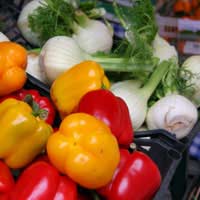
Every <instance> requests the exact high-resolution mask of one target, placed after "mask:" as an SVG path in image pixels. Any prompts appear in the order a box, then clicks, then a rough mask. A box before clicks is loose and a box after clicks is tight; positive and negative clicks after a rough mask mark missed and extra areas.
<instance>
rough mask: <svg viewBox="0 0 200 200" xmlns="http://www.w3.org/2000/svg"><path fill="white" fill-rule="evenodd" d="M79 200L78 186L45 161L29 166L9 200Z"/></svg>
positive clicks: (20, 177)
mask: <svg viewBox="0 0 200 200" xmlns="http://www.w3.org/2000/svg"><path fill="white" fill-rule="evenodd" d="M28 199H30V200H77V185H76V183H75V182H73V181H72V180H71V179H70V178H68V177H67V176H61V175H60V174H59V172H58V171H57V169H56V168H54V167H53V166H52V165H50V164H49V163H47V162H44V161H38V162H35V163H33V164H32V165H30V166H28V167H27V168H26V169H25V170H24V171H23V172H22V174H21V175H20V176H19V178H18V180H17V182H16V185H15V187H14V189H13V190H12V192H11V194H10V198H9V200H28Z"/></svg>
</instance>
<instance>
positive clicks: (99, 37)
mask: <svg viewBox="0 0 200 200" xmlns="http://www.w3.org/2000/svg"><path fill="white" fill-rule="evenodd" d="M73 38H74V39H75V40H76V41H77V43H78V44H79V46H80V47H81V48H82V49H83V50H84V51H85V52H87V53H89V54H93V53H97V52H105V53H107V52H109V51H110V50H111V48H112V45H113V33H112V31H111V30H110V28H109V27H108V26H107V25H106V24H104V23H103V22H101V21H99V20H93V19H87V20H86V22H85V23H84V26H80V25H78V26H77V27H76V29H75V34H74V35H73Z"/></svg>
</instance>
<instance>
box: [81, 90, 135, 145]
mask: <svg viewBox="0 0 200 200" xmlns="http://www.w3.org/2000/svg"><path fill="white" fill-rule="evenodd" d="M78 112H84V113H88V114H91V115H93V116H95V117H96V118H98V119H100V120H102V121H103V122H104V123H106V124H107V125H108V126H109V127H110V129H111V132H112V133H113V134H114V135H115V136H116V138H117V140H118V143H119V144H120V145H124V146H129V145H130V143H131V142H132V141H133V137H134V131H133V127H132V123H131V119H130V114H129V110H128V107H127V105H126V103H125V102H124V101H123V100H122V99H121V98H120V97H116V96H115V95H114V94H113V93H112V92H111V91H109V90H105V89H99V90H93V91H90V92H88V93H86V94H85V95H84V96H83V97H82V98H81V100H80V102H79V105H78Z"/></svg>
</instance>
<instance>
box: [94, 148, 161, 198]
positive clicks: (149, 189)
mask: <svg viewBox="0 0 200 200" xmlns="http://www.w3.org/2000/svg"><path fill="white" fill-rule="evenodd" d="M160 184H161V175H160V171H159V169H158V167H157V166H156V164H155V163H154V162H153V161H152V160H151V158H150V157H148V156H147V155H146V154H144V153H142V152H139V151H134V152H133V153H130V152H129V151H128V150H126V149H120V163H119V165H118V168H117V170H116V171H115V174H114V176H113V179H112V181H111V182H110V183H109V184H108V185H107V186H105V187H102V188H101V189H99V190H98V192H99V193H100V194H101V195H103V196H105V197H106V199H107V200H113V199H114V200H122V199H126V200H150V199H152V198H153V196H154V195H155V193H156V191H157V190H158V189H159V187H160Z"/></svg>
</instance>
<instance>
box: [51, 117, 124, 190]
mask: <svg viewBox="0 0 200 200" xmlns="http://www.w3.org/2000/svg"><path fill="white" fill-rule="evenodd" d="M47 154H48V157H49V159H50V161H51V162H52V164H53V165H54V166H55V167H56V168H57V169H58V170H59V171H60V172H62V173H63V174H66V175H68V176H69V177H71V179H73V180H74V181H75V182H77V183H79V184H80V185H82V186H83V187H85V188H90V189H95V188H98V187H101V186H104V185H106V184H107V183H108V182H109V181H110V180H111V179H112V176H113V174H114V171H115V169H116V167H117V165H118V163H119V159H120V153H119V147H118V143H117V140H116V138H115V136H114V135H113V134H112V133H111V131H110V129H109V128H108V126H107V125H106V124H105V123H103V122H102V121H100V120H98V119H96V118H95V117H93V116H92V115H89V114H86V113H74V114H70V115H68V116H67V117H65V118H64V119H63V121H62V123H61V125H60V128H59V130H58V131H57V132H56V133H54V134H52V135H51V136H50V137H49V139H48V142H47Z"/></svg>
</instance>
